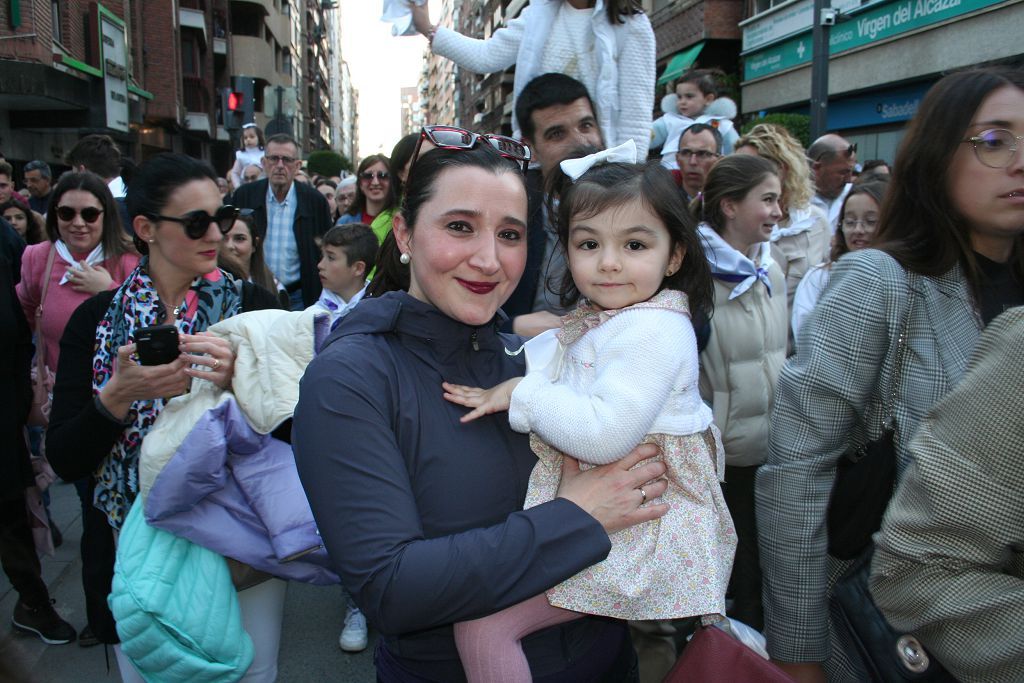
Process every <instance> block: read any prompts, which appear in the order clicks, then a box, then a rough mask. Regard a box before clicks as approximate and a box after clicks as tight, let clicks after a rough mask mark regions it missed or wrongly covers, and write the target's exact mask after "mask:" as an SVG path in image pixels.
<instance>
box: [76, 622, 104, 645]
mask: <svg viewBox="0 0 1024 683" xmlns="http://www.w3.org/2000/svg"><path fill="white" fill-rule="evenodd" d="M99 644H100V639H99V638H97V637H96V634H95V633H93V632H92V626H90V625H89V624H86V625H85V628H83V629H82V630H81V631H79V632H78V646H79V647H92V646H93V645H99Z"/></svg>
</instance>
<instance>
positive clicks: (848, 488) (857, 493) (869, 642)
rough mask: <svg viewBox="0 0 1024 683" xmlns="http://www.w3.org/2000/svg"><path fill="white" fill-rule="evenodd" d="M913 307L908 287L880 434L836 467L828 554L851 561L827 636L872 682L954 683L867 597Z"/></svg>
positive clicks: (889, 483) (892, 478)
mask: <svg viewBox="0 0 1024 683" xmlns="http://www.w3.org/2000/svg"><path fill="white" fill-rule="evenodd" d="M913 306H914V290H913V288H912V287H911V288H909V297H908V301H907V312H906V314H905V315H904V319H903V327H902V329H901V330H900V336H899V338H898V339H897V341H896V358H895V364H894V366H893V371H892V382H891V386H890V391H889V394H888V397H887V401H886V403H887V405H886V406H885V415H886V417H885V421H884V422H883V423H882V434H881V435H880V436H879V437H878V438H877V439H874V440H873V441H869V442H867V443H865V444H864V445H862V446H860V447H859V448H856V449H854V450H851V451H849V452H847V453H846V454H845V455H844V456H843V458H842V459H841V460H840V461H839V464H838V465H837V467H836V481H835V484H834V485H833V487H832V497H831V499H830V500H829V506H828V520H827V526H828V551H829V554H831V555H832V556H834V557H837V558H839V559H841V560H852V559H857V561H856V562H855V563H854V564H853V565H852V566H851V567H850V568H849V570H847V572H846V573H845V574H844V575H843V576H842V577H841V578H840V579H839V580H838V581H837V582H836V584H835V586H834V587H833V588H832V596H831V598H830V609H831V613H832V625H833V628H834V629H835V630H836V633H837V636H838V637H839V640H840V642H843V643H844V644H845V645H846V646H847V650H848V651H847V653H846V654H847V656H849V657H850V658H851V659H853V660H854V661H857V662H859V663H860V666H861V668H863V669H864V671H865V672H867V673H868V675H869V676H870V677H871V680H872V681H882V682H884V683H889V682H894V683H895V682H900V681H916V682H918V683H925V682H928V683H947V682H948V683H955V682H956V679H954V678H953V677H952V676H951V675H950V674H949V672H948V671H946V670H945V669H944V668H943V667H942V664H940V663H939V662H938V661H937V660H935V659H934V658H933V657H931V656H929V654H928V652H927V651H926V650H925V649H924V647H923V646H922V645H921V643H920V642H919V641H918V640H917V638H915V637H914V636H913V635H912V634H909V633H901V632H898V631H896V630H895V629H893V627H892V626H890V625H889V622H888V621H886V619H885V616H884V615H883V614H882V613H881V611H880V610H879V609H878V607H877V606H876V605H875V602H874V600H872V599H871V594H870V592H869V591H868V578H869V576H870V572H871V557H872V555H873V554H874V547H873V546H872V544H871V536H872V535H873V534H874V533H875V532H876V531H878V530H879V529H880V528H881V526H882V517H883V516H884V515H885V509H886V508H887V507H888V506H889V500H890V499H891V498H892V494H893V490H894V487H895V484H896V443H895V438H894V437H895V434H896V397H897V394H898V392H899V385H900V379H901V376H902V374H903V358H904V353H905V350H906V346H907V337H908V334H909V331H910V312H911V310H912V309H913Z"/></svg>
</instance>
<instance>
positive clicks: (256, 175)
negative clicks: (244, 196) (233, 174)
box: [242, 164, 263, 184]
mask: <svg viewBox="0 0 1024 683" xmlns="http://www.w3.org/2000/svg"><path fill="white" fill-rule="evenodd" d="M262 175H263V171H262V169H261V168H260V167H259V166H257V165H256V164H249V165H248V166H246V167H245V170H244V171H242V183H243V184H244V183H254V182H256V181H257V180H259V179H260V176H262Z"/></svg>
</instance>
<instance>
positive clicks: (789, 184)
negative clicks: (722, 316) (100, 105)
mask: <svg viewBox="0 0 1024 683" xmlns="http://www.w3.org/2000/svg"><path fill="white" fill-rule="evenodd" d="M736 153H737V154H753V155H754V156H760V157H764V158H765V159H770V160H771V161H774V162H775V163H776V164H777V165H778V167H779V174H780V179H781V180H782V196H781V197H780V198H779V208H781V209H782V218H781V219H779V222H778V223H776V225H775V228H774V229H773V230H772V237H771V244H772V258H773V259H775V262H776V263H778V264H779V267H780V268H782V272H783V273H784V274H785V276H786V301H787V304H788V305H789V312H790V315H792V312H793V297H794V295H795V294H796V288H797V285H799V284H800V280H802V279H803V277H804V275H805V274H806V273H807V271H809V270H810V269H811V268H813V267H814V266H817V265H819V264H821V263H824V262H825V261H826V260H827V259H828V254H829V244H830V243H831V240H832V230H831V229H830V228H829V224H828V216H826V215H825V212H824V211H822V210H821V209H819V208H817V207H815V206H813V205H812V204H811V198H812V197H813V196H814V183H813V182H812V181H811V170H810V167H809V166H808V165H807V159H806V157H805V156H804V150H803V147H802V146H801V145H800V142H799V141H798V140H797V139H796V138H795V137H793V135H792V134H791V133H790V132H789V131H787V130H786V129H785V128H783V127H782V126H777V125H775V124H771V123H759V124H757V125H756V126H754V127H753V128H751V129H750V131H749V132H748V133H747V134H746V135H744V136H743V137H742V138H740V139H739V140H737V141H736ZM790 350H791V351H792V349H790Z"/></svg>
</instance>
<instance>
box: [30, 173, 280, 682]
mask: <svg viewBox="0 0 1024 683" xmlns="http://www.w3.org/2000/svg"><path fill="white" fill-rule="evenodd" d="M128 211H129V213H130V215H131V216H132V217H133V218H132V225H133V227H134V229H135V244H136V247H137V248H138V249H139V251H140V252H141V253H142V254H143V258H142V260H141V261H140V262H139V265H138V267H137V268H135V270H134V271H132V272H131V273H130V274H129V275H128V276H127V278H126V280H125V282H124V283H123V284H122V285H121V286H120V287H118V288H117V289H116V290H114V291H111V290H108V291H105V292H102V293H101V294H99V295H97V296H94V297H93V298H91V299H89V300H88V301H86V302H85V303H84V304H82V305H81V306H79V308H78V309H77V310H76V311H75V313H74V314H73V315H72V316H71V320H70V322H69V323H68V325H67V329H66V330H65V332H64V336H63V338H62V339H61V350H62V353H61V359H60V365H59V369H58V371H57V383H56V386H55V387H54V400H53V411H52V413H51V421H50V429H49V431H48V433H47V451H48V454H49V455H50V459H51V463H52V464H53V467H54V470H56V471H57V472H58V474H60V476H61V477H62V478H64V479H66V480H75V479H79V478H82V477H90V478H91V482H92V484H93V489H94V491H93V496H92V502H93V506H92V507H91V508H90V509H89V514H88V516H87V517H86V518H85V520H84V523H83V526H84V527H85V534H84V536H85V537H84V538H83V552H89V553H90V554H92V555H98V557H93V558H92V561H91V562H90V568H91V569H92V571H93V572H94V575H95V576H97V581H105V588H106V591H105V592H104V596H105V595H106V594H107V593H109V591H110V578H111V576H112V573H113V560H114V558H113V554H112V550H113V539H114V537H115V535H116V534H117V532H118V531H119V530H120V528H121V525H122V523H123V522H124V518H125V516H126V515H127V513H128V509H129V508H130V506H131V504H132V502H133V501H134V500H135V496H136V494H137V492H138V462H139V453H140V450H141V446H142V440H143V439H144V438H145V436H146V434H147V432H148V431H149V430H150V428H151V427H152V426H153V422H154V420H155V419H156V417H157V416H158V415H159V414H160V412H161V411H162V410H163V407H164V404H165V403H166V401H167V399H169V398H171V397H173V396H178V395H180V394H183V393H185V392H186V391H188V387H189V384H190V382H191V380H192V379H193V378H203V379H207V380H210V381H211V382H213V383H215V384H216V385H218V386H220V387H227V386H228V385H230V383H231V379H232V370H233V366H234V363H233V361H234V355H233V353H232V350H231V346H230V345H229V343H228V342H227V341H226V340H224V339H220V338H217V337H213V336H209V335H207V334H205V332H204V331H205V330H206V329H207V328H208V327H209V326H210V325H212V324H214V323H216V322H218V321H220V320H223V319H225V318H229V317H231V316H233V315H236V314H238V313H241V312H243V311H247V310H255V309H261V308H277V307H278V305H279V304H278V302H277V300H276V298H275V297H274V295H273V294H271V293H270V292H267V291H265V290H263V289H261V288H259V287H257V286H255V285H253V284H251V283H246V282H241V281H239V280H236V279H235V278H233V277H232V276H230V275H229V274H227V273H226V272H224V271H222V270H219V269H218V268H217V254H218V248H219V247H220V243H221V240H222V238H223V235H224V233H225V232H227V231H228V230H230V229H231V227H232V225H233V224H234V221H235V218H236V217H237V215H238V210H237V209H235V208H233V207H230V206H222V205H221V196H220V191H219V190H218V189H217V182H216V175H215V174H214V172H213V170H212V169H211V168H210V167H209V166H207V165H206V164H204V163H202V162H198V161H195V160H194V159H191V158H189V157H187V156H184V155H180V154H160V155H158V156H156V157H153V158H152V159H150V160H149V161H147V162H146V163H145V164H143V165H142V166H141V167H140V168H139V170H138V174H137V175H136V177H135V178H134V179H133V181H132V183H131V185H130V187H129V189H128ZM160 324H170V325H173V326H175V327H176V328H177V330H178V338H179V340H180V347H179V348H180V355H179V356H178V357H177V358H176V359H175V360H172V361H170V362H168V363H164V364H161V365H152V366H143V365H140V364H139V361H138V357H137V350H138V349H137V346H136V344H135V335H136V333H137V332H138V330H140V329H141V328H143V327H150V326H155V325H160ZM86 546H88V547H86ZM90 611H92V610H90ZM90 622H91V624H92V626H93V630H94V632H95V634H96V636H97V638H99V640H100V641H101V642H104V643H116V642H117V634H116V633H115V632H114V630H113V624H112V623H110V621H109V618H108V621H107V623H105V624H101V623H97V622H96V621H93V615H92V614H91V613H90ZM261 645H262V646H265V647H269V646H266V644H260V643H258V644H257V650H258V651H259V648H260V647H261ZM272 646H273V647H272V650H273V658H274V666H275V670H276V643H273V644H272ZM115 649H116V651H117V653H118V658H119V664H120V667H121V673H122V677H123V678H124V679H125V680H141V679H140V678H137V674H136V672H135V671H134V670H133V669H132V668H131V665H130V664H128V663H127V661H126V660H124V659H122V655H121V653H120V649H119V648H115Z"/></svg>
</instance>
